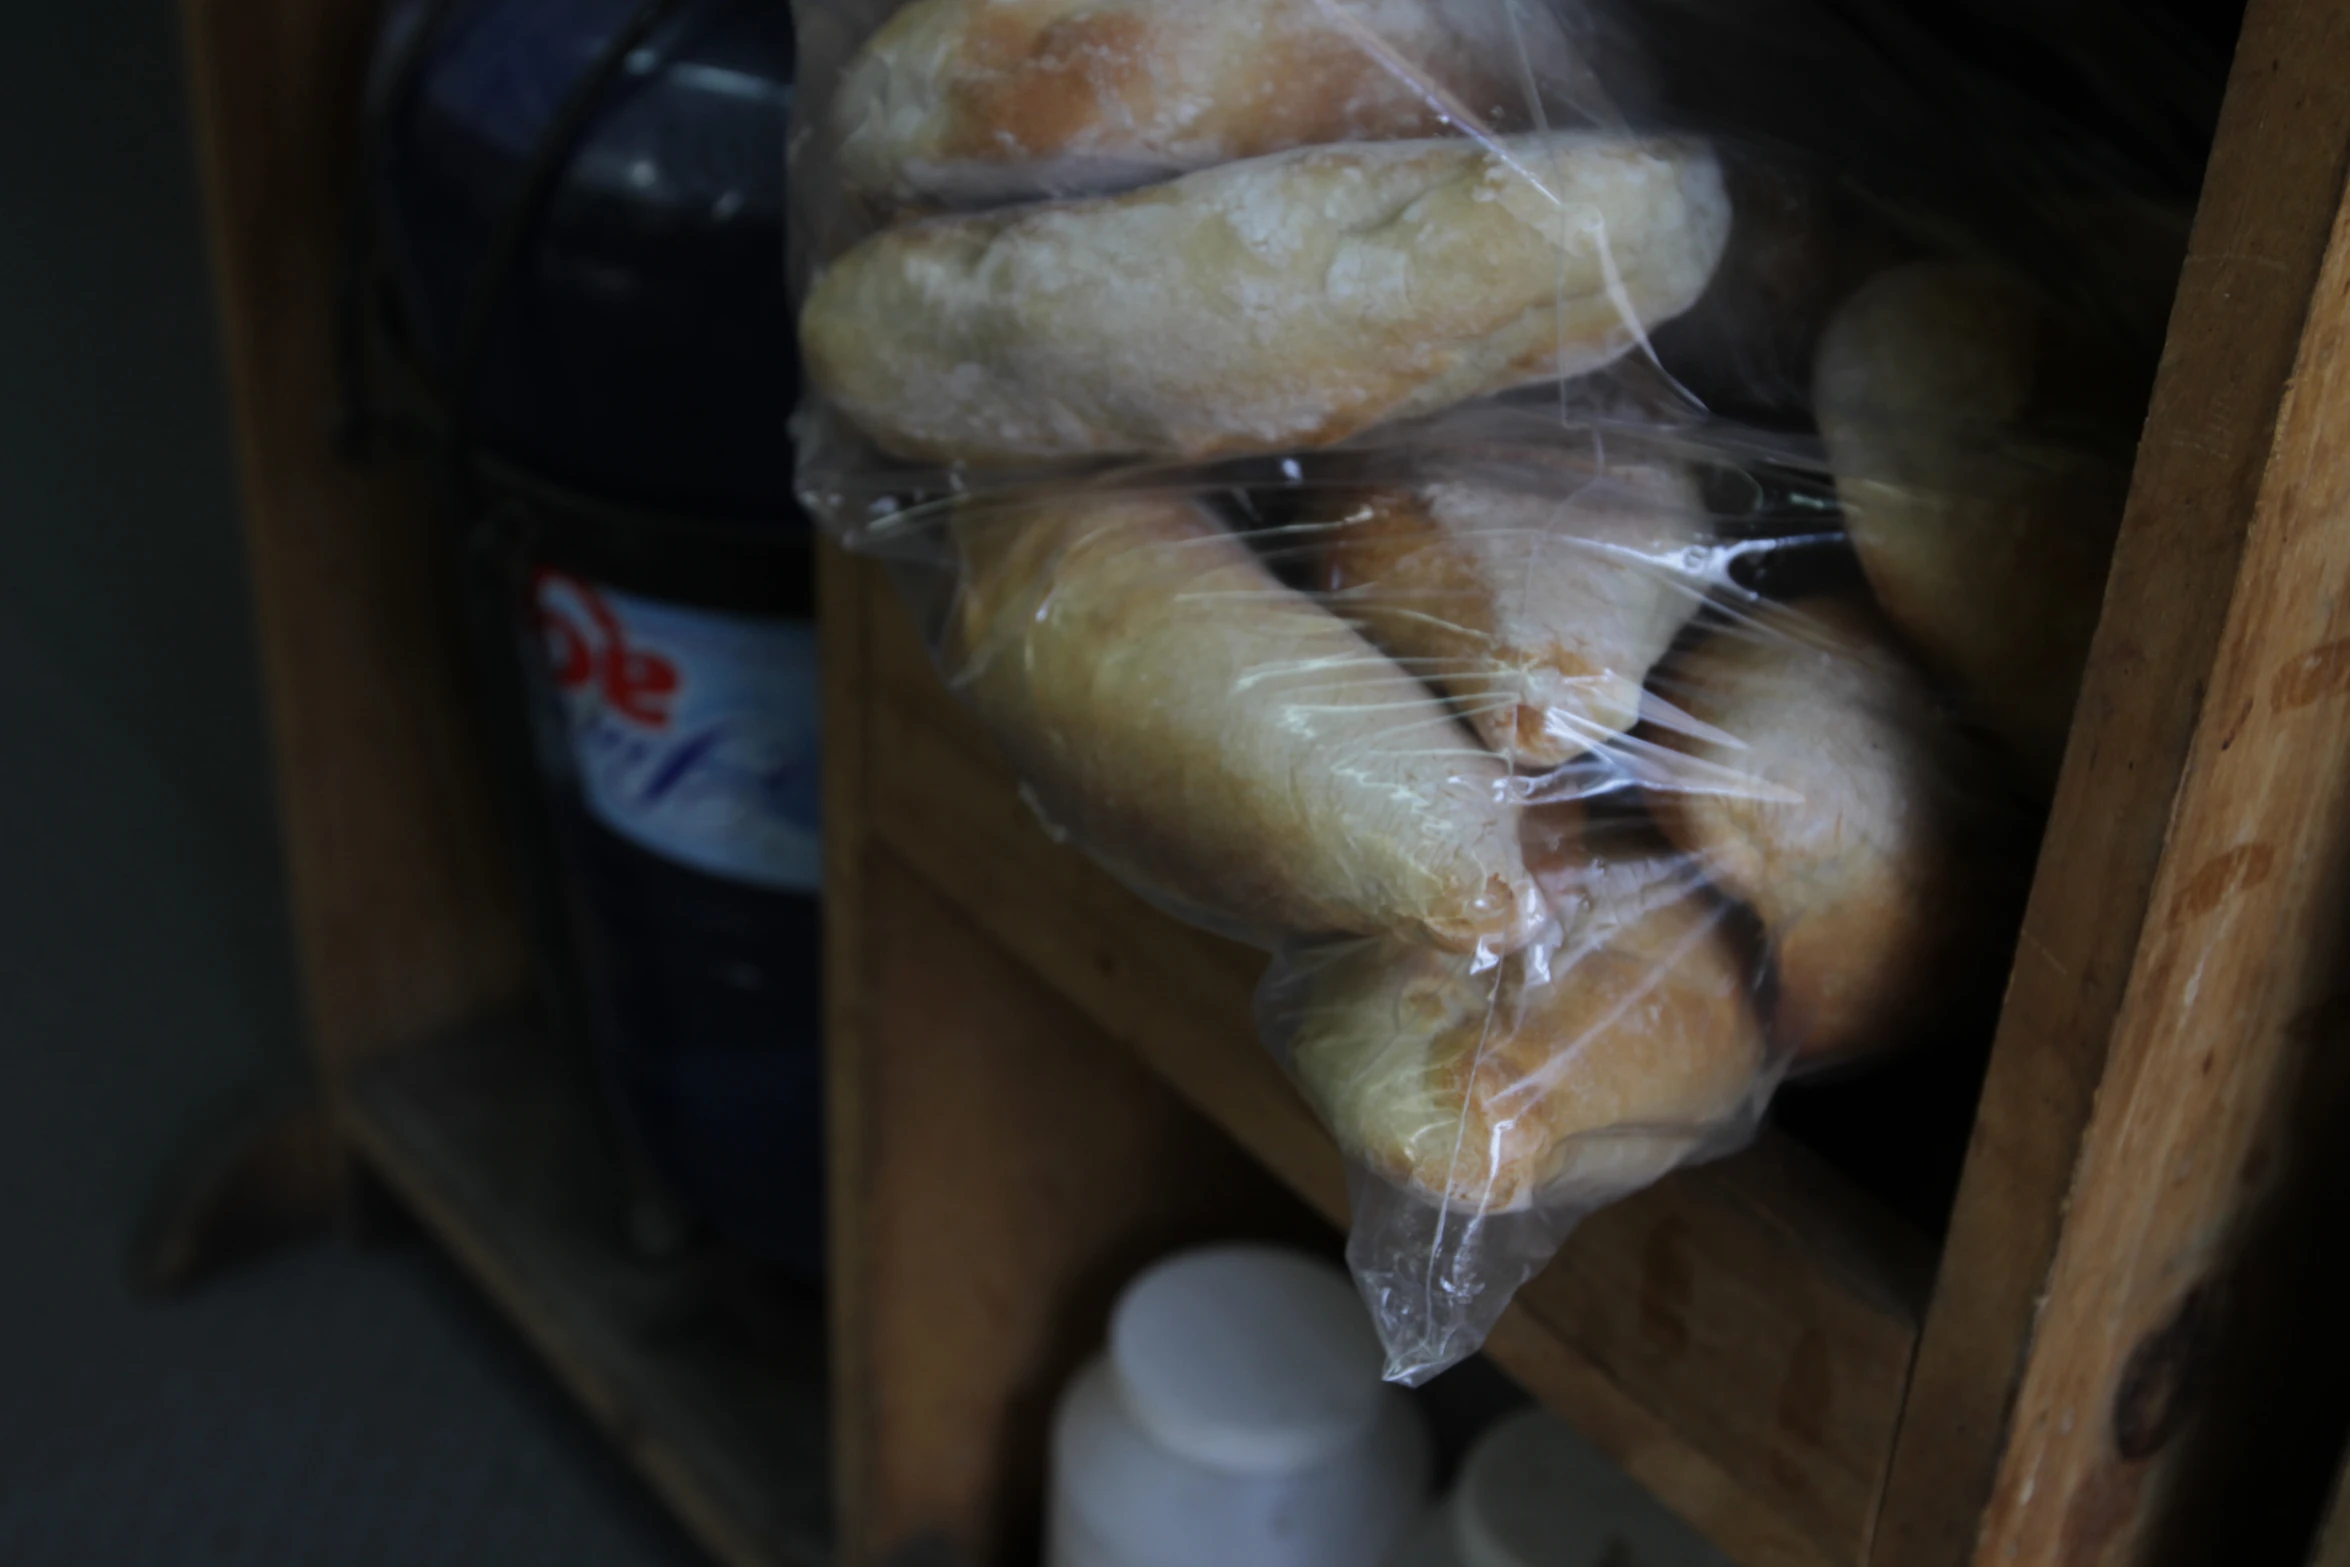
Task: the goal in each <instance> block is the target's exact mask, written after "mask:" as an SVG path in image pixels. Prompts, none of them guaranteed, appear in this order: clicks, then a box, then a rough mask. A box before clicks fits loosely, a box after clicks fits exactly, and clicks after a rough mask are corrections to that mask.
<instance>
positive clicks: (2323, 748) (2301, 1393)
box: [1976, 8, 2350, 1563]
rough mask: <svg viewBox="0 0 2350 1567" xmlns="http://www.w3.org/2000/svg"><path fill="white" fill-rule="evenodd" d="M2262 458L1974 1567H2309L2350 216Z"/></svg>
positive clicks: (2329, 1127)
mask: <svg viewBox="0 0 2350 1567" xmlns="http://www.w3.org/2000/svg"><path fill="white" fill-rule="evenodd" d="M2333 15H2334V18H2335V21H2334V23H2333V24H2332V25H2331V26H2330V27H2329V28H2327V29H2324V30H2326V31H2330V32H2331V33H2332V35H2333V42H2334V48H2333V53H2332V58H2333V61H2334V65H2333V69H2334V70H2336V71H2338V72H2341V73H2343V78H2344V79H2341V80H2338V81H2337V82H2335V83H2334V84H2332V85H2333V86H2334V88H2335V90H2336V92H2337V93H2338V95H2339V96H2340V98H2341V99H2342V100H2343V102H2344V104H2345V107H2346V108H2350V16H2343V15H2342V14H2341V13H2340V11H2339V8H2334V9H2333ZM2301 42H2302V44H2303V46H2304V47H2305V48H2313V47H2314V46H2315V44H2316V42H2317V41H2316V40H2315V39H2313V38H2310V37H2306V36H2305V37H2304V38H2303V39H2302V40H2301ZM2301 134H2303V135H2305V136H2308V137H2311V138H2313V139H2315V138H2319V137H2322V136H2323V135H2324V134H2326V133H2325V132H2324V131H2323V129H2322V128H2321V127H2320V126H2318V125H2314V124H2305V125H2304V128H2303V130H2302V132H2301ZM2331 134H2332V145H2331V147H2330V149H2327V150H2330V152H2331V154H2332V156H2333V158H2334V160H2335V163H2336V179H2335V185H2336V191H2337V200H2339V193H2340V184H2341V182H2340V178H2339V171H2340V168H2341V166H2342V163H2341V160H2342V159H2343V157H2344V155H2345V154H2350V118H2345V119H2343V120H2342V121H2340V122H2339V123H2338V124H2337V125H2336V126H2335V127H2334V128H2333V130H2332V133H2331ZM2323 147H2324V143H2323V142H2322V141H2320V142H2319V144H2318V148H2313V149H2312V151H2313V155H2315V153H2316V152H2317V151H2318V150H2319V149H2320V148H2323ZM2191 325H2192V322H2191V321H2190V322H2185V323H2183V324H2182V327H2183V329H2184V327H2186V326H2191ZM2265 459H2266V460H2265V463H2264V465H2263V469H2264V471H2263V472H2262V475H2261V480H2260V484H2259V491H2258V495H2259V499H2258V504H2257V507H2256V509H2255V511H2254V513H2253V516H2252V523H2251V528H2250V532H2249V536H2248V537H2247V539H2246V541H2245V544H2244V547H2243V561H2242V568H2241V571H2240V573H2239V574H2238V575H2237V577H2236V582H2235V592H2234V594H2233V597H2232V601H2231V602H2230V603H2229V604H2228V606H2227V619H2226V625H2225V629H2224V631H2223V632H2222V635H2221V637H2220V643H2219V655H2218V659H2217V662H2216V663H2215V665H2214V666H2213V668H2212V670H2211V674H2210V684H2209V689H2208V693H2207V696H2206V699H2205V701H2204V703H2203V708H2202V713H2201V717H2200V720H2199V722H2198V723H2197V725H2196V728H2195V732H2194V739H2193V744H2192V747H2191V749H2190V751H2189V753H2188V757H2187V765H2186V768H2185V775H2184V780H2183V783H2182V784H2181V787H2180V790H2179V794H2178V799H2177V803H2176V805H2175V807H2174V808H2173V810H2172V812H2171V824H2170V829H2169V833H2168V836H2167V841H2166V842H2165V844H2164V847H2163V854H2162V863H2161V869H2160V872H2159V874H2158V875H2157V876H2156V878H2155V883H2154V889H2153V896H2152V901H2151V904H2150V912H2149V917H2148V919H2147V920H2146V922H2145V925H2144V928H2143V930H2142V932H2141V934H2140V936H2139V940H2138V943H2137V953H2136V958H2135V961H2134V963H2133V964H2132V965H2131V968H2130V981H2129V986H2128V989H2127V991H2126V993H2125V995H2124V997H2123V1000H2122V1005H2121V1010H2120V1016H2119V1019H2118V1021H2117V1022H2116V1024H2115V1027H2114V1033H2113V1043H2112V1051H2111V1056H2110V1059H2109V1060H2108V1062H2107V1065H2106V1069H2105V1074H2104V1079H2103V1081H2102V1083H2101V1084H2100V1086H2099V1089H2098V1094H2097V1101H2096V1108H2095V1111H2094V1113H2093V1115H2092V1116H2091V1119H2090V1123H2089V1129H2088V1136H2087V1139H2086V1141H2085V1143H2084V1145H2083V1151H2082V1155H2081V1161H2080V1167H2079V1171H2078V1174H2077V1175H2076V1177H2075V1180H2074V1185H2073V1192H2072V1196H2071V1201H2070V1206H2069V1212H2068V1215H2067V1218H2066V1221H2065V1226H2064V1236H2063V1241H2062V1244H2061V1246H2060V1247H2059V1249H2058V1252H2057V1257H2056V1266H2055V1269H2054V1271H2053V1273H2052V1274H2051V1276H2050V1281H2049V1286H2048V1297H2047V1302H2046V1304H2045V1305H2044V1306H2043V1307H2042V1309H2041V1312H2040V1317H2039V1321H2038V1324H2037V1326H2036V1328H2035V1331H2034V1335H2033V1341H2032V1346H2031V1355H2030V1360H2029V1363H2028V1368H2027V1371H2026V1375H2025V1378H2024V1382H2023V1386H2022V1391H2021V1394H2020V1397H2019V1399H2018V1402H2017V1407H2016V1412H2015V1415H2014V1420H2013V1431H2012V1433H2011V1435H2010V1437H2009V1440H2008V1444H2007V1450H2006V1453H2005V1456H2004V1458H2003V1460H2002V1463H2001V1466H2000V1471H1999V1479H1998V1484H1997V1487H1996V1488H1995V1490H1994V1491H1993V1493H1992V1498H1991V1505H1990V1509H1989V1513H1988V1515H1987V1517H1986V1519H1985V1522H1984V1525H1983V1534H1982V1540H1981V1545H1980V1547H1979V1549H1978V1552H1977V1557H1976V1559H1977V1560H1978V1561H1979V1562H1986V1563H1988V1562H2004V1561H2014V1560H2023V1561H2051V1560H2062V1561H2065V1562H2080V1563H2107V1562H2112V1563H2124V1562H2127V1563H2138V1562H2157V1561H2160V1562H2205V1561H2217V1560H2222V1559H2224V1558H2226V1557H2228V1556H2229V1555H2234V1554H2240V1556H2241V1558H2242V1559H2248V1560H2254V1561H2260V1560H2279V1561H2282V1560H2289V1559H2298V1558H2299V1556H2300V1554H2301V1552H2302V1551H2303V1550H2304V1549H2306V1541H2307V1537H2308V1532H2309V1530H2310V1529H2311V1527H2312V1525H2313V1523H2314V1520H2315V1518H2316V1515H2317V1510H2318V1508H2319V1506H2320V1505H2321V1504H2322V1501H2323V1491H2324V1487H2325V1485H2326V1482H2327V1480H2328V1478H2329V1477H2330V1474H2331V1470H2332V1465H2333V1460H2334V1457H2335V1454H2336V1453H2337V1452H2338V1450H2339V1438H2340V1422H2341V1409H2342V1407H2343V1401H2344V1399H2345V1398H2346V1397H2350V1374H2346V1373H2350V1352H2346V1350H2345V1348H2344V1347H2343V1340H2342V1333H2341V1321H2340V1312H2341V1310H2342V1308H2343V1304H2344V1290H2343V1284H2344V1280H2343V1276H2342V1275H2343V1270H2342V1268H2341V1265H2340V1264H2339V1263H2338V1262H2337V1261H2336V1256H2337V1254H2338V1251H2339V1248H2340V1245H2341V1228H2340V1226H2341V1223H2342V1220H2343V1218H2344V1207H2345V1205H2344V1202H2343V1200H2342V1195H2341V1194H2342V1192H2343V1190H2344V1185H2345V1176H2346V1174H2350V1157H2346V1156H2345V1154H2344V1153H2343V1152H2342V1151H2340V1146H2341V1141H2342V1138H2341V1128H2342V1126H2343V1124H2344V1120H2345V1117H2350V987H2346V985H2345V981H2344V978H2343V964H2344V956H2345V954H2350V787H2345V785H2346V782H2350V597H2346V595H2345V588H2346V586H2350V203H2341V204H2340V205H2339V207H2338V212H2337V214H2336V217H2335V220H2334V224H2333V240H2332V246H2331V249H2330V251H2329V253H2328V256H2327V259H2326V263H2325V267H2324V271H2323V273H2322V274H2321V276H2320V278H2319V280H2318V283H2317V288H2316V291H2315V294H2314V296H2313V298H2312V299H2311V301H2310V306H2309V312H2308V320H2307V323H2306V325H2305V326H2304V328H2303V329H2302V333H2301V343H2300V353H2299V358H2298V361H2297V363H2296V364H2295V365H2294V367H2293V374H2292V379H2291V381H2290V382H2289V383H2288V384H2287V386H2286V389H2285V392H2284V396H2283V399H2282V405H2281V408H2280V411H2279V413H2278V415H2277V417H2276V435H2275V440H2274V442H2273V444H2272V445H2271V447H2270V448H2269V450H2268V451H2267V452H2266V453H2265ZM2328 1437H2330V1438H2331V1440H2326V1438H2328ZM2321 1442H2322V1443H2323V1445H2322V1446H2321V1445H2320V1443H2321Z"/></svg>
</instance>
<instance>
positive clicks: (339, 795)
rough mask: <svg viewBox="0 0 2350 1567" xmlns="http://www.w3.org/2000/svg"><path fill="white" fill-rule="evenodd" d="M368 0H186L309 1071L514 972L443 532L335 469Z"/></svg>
mask: <svg viewBox="0 0 2350 1567" xmlns="http://www.w3.org/2000/svg"><path fill="white" fill-rule="evenodd" d="M377 11H378V8H377V6H375V5H374V4H372V3H370V0H182V5H181V18H182V25H183V28H184V31H185V38H186V47H187V53H188V78H189V83H190V90H191V94H192V97H193V101H194V107H195V125H196V135H197V146H198V153H199V158H200V162H201V166H202V173H203V184H204V190H205V194H206V205H207V212H208V215H209V227H210V248H211V256H212V266H213V273H214V285H215V290H216V294H217V298H218V302H219V311H220V322H221V339H222V344H223V347H224V350H225V355H226V360H227V366H228V380H229V398H230V404H231V408H232V411H233V414H234V420H235V427H236V443H237V461H238V474H239V479H240V483H241V485H242V488H243V492H244V511H245V519H246V521H245V526H246V545H247V552H248V557H249V560H250V563H251V573H252V581H253V600H254V607H255V612H256V616H257V629H258V634H259V643H260V652H261V666H262V675H263V680H264V684H265V688H266V690H267V693H268V697H269V708H270V715H271V727H272V733H273V739H274V743H275V749H276V759H277V784H278V791H277V793H278V809H279V812H280V815H281V817H282V819H283V822H284V832H285V853H286V865H287V875H288V878H289V881H290V894H291V901H292V906H293V920H294V935H295V942H296V947H297V950H298V953H299V956H300V961H301V971H302V979H303V993H304V997H305V1001H306V1005H307V1008H308V1016H309V1028H310V1036H311V1039H312V1042H313V1044H314V1047H315V1051H316V1055H317V1059H318V1063H319V1066H320V1070H321V1075H322V1077H323V1078H324V1080H325V1082H326V1084H327V1086H328V1087H329V1088H333V1087H335V1086H337V1085H338V1084H339V1083H340V1082H341V1081H342V1079H343V1078H344V1076H345V1075H346V1074H347V1073H348V1072H349V1071H350V1070H351V1069H352V1068H353V1067H354V1066H355V1065H356V1064H357V1063H358V1062H360V1061H361V1060H363V1059H364V1058H366V1057H367V1056H369V1055H371V1054H374V1053H376V1052H378V1051H381V1050H383V1049H386V1048H389V1047H390V1046H392V1045H394V1044H399V1043H406V1042H409V1041H413V1040H416V1039H419V1038H423V1037H425V1036H427V1035H430V1034H432V1033H434V1032H436V1031H438V1030H441V1029H444V1028H446V1027H448V1026H450V1025H451V1024H454V1023H457V1022H459V1021H462V1020H465V1019H470V1018H476V1017H479V1016H482V1015H484V1014H486V1013H489V1012H491V1011H494V1010H497V1009H499V1008H501V1007H503V1006H505V1005H508V1004H510V1003H513V1002H515V1001H516V1000H518V999H519V998H520V996H521V995H522V993H523V991H524V988H525V985H526V967H527V965H526V960H525V953H524V943H523V938H522V932H521V926H520V921H519V918H518V916H517V913H516V907H515V902H514V897H513V890H512V877H511V874H510V863H511V856H510V852H509V850H508V849H507V847H506V846H505V843H504V842H503V840H502V838H501V836H500V833H499V831H498V828H497V824H496V822H495V820H494V816H495V813H494V811H493V809H492V806H491V801H492V798H493V796H492V791H491V787H490V783H489V779H488V774H487V770H486V768H485V767H484V765H483V760H482V756H481V745H480V738H481V730H480V726H479V723H478V720H477V718H476V716H475V712H474V708H473V705H472V699H471V696H470V694H469V693H470V692H471V691H472V689H473V688H474V683H473V682H471V681H469V680H468V679H467V678H466V675H465V673H464V670H463V667H462V662H463V661H462V650H461V646H462V636H461V631H460V623H459V619H458V608H457V605H458V597H457V593H456V590H455V584H454V582H453V579H452V577H451V573H450V566H449V559H450V552H449V549H448V546H447V544H446V542H445V540H446V537H447V534H446V524H445V523H444V521H443V519H442V517H441V514H440V512H439V510H438V509H437V507H436V506H435V504H434V497H433V496H432V495H431V494H430V493H429V491H428V489H427V487H426V486H425V485H424V484H422V483H421V482H420V480H419V478H418V476H417V475H416V474H415V473H414V472H413V471H412V469H411V468H409V467H406V466H402V465H397V464H386V465H383V466H380V467H362V466H357V465H354V464H353V463H352V462H350V461H348V460H346V459H345V458H344V457H343V456H341V455H340V454H338V452H337V450H336V446H335V419H336V414H337V410H338V398H339V391H338V386H337V382H336V359H335V319H336V316H335V291H336V275H337V266H338V262H339V258H340V251H341V246H342V243H343V233H344V222H345V214H346V208H347V206H348V203H349V201H350V199H351V193H352V179H353V176H354V174H355V172H356V165H357V150H358V149H357V139H358V134H359V126H358V105H359V101H360V90H359V84H360V80H361V76H362V73H363V70H364V67H365V62H366V58H367V51H368V48H369V46H370V44H371V43H372V41H373V34H374V26H375V21H376V17H377Z"/></svg>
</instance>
